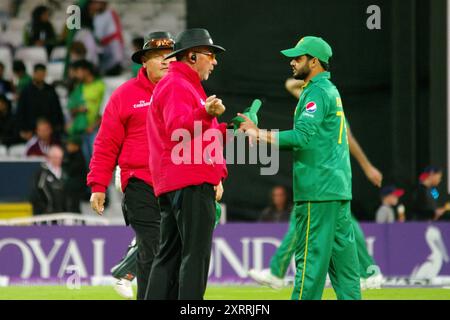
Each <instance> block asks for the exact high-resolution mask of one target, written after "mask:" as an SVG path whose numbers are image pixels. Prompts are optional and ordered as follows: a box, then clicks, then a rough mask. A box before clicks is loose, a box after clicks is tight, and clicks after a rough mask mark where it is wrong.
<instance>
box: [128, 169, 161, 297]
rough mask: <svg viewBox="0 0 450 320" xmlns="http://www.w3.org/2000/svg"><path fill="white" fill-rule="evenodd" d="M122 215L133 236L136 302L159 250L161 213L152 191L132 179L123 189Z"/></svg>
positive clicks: (137, 180)
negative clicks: (135, 246)
mask: <svg viewBox="0 0 450 320" xmlns="http://www.w3.org/2000/svg"><path fill="white" fill-rule="evenodd" d="M122 209H123V214H124V217H125V222H126V223H127V225H131V227H132V228H133V230H134V232H135V234H136V244H137V247H138V250H137V261H136V278H137V299H138V300H142V299H144V298H145V291H146V289H147V284H148V279H149V276H150V271H151V267H152V264H153V259H154V257H155V255H156V253H157V251H158V247H159V231H160V221H161V212H160V210H159V205H158V199H157V198H156V197H155V193H154V192H153V188H152V187H151V186H149V185H148V184H146V183H145V182H144V181H142V180H139V179H136V178H132V179H130V181H129V182H128V185H127V187H126V189H125V193H124V198H123V203H122Z"/></svg>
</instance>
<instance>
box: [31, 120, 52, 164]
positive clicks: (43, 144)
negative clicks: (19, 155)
mask: <svg viewBox="0 0 450 320" xmlns="http://www.w3.org/2000/svg"><path fill="white" fill-rule="evenodd" d="M52 145H59V141H58V140H56V139H55V138H54V137H53V129H52V124H51V123H50V121H48V120H47V119H45V118H40V119H38V121H37V123H36V134H35V135H34V136H33V137H32V138H31V139H30V140H28V142H27V146H26V151H25V154H26V155H27V157H32V156H35V157H42V156H46V155H47V154H48V151H49V149H50V147H51V146H52Z"/></svg>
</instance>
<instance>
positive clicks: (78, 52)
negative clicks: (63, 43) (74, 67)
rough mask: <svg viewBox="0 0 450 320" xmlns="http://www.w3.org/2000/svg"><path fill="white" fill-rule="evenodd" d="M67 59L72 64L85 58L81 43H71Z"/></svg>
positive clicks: (84, 49) (84, 50)
mask: <svg viewBox="0 0 450 320" xmlns="http://www.w3.org/2000/svg"><path fill="white" fill-rule="evenodd" d="M69 57H70V61H71V62H72V63H73V62H75V61H79V60H83V59H85V58H86V47H85V46H84V44H83V42H80V41H74V42H72V44H71V45H70V48H69Z"/></svg>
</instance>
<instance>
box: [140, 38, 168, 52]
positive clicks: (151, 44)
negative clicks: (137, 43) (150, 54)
mask: <svg viewBox="0 0 450 320" xmlns="http://www.w3.org/2000/svg"><path fill="white" fill-rule="evenodd" d="M174 44H175V41H173V40H172V39H169V38H165V39H150V40H148V41H147V42H146V43H145V44H144V47H143V49H173V46H174Z"/></svg>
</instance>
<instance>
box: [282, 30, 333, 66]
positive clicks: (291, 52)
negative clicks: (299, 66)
mask: <svg viewBox="0 0 450 320" xmlns="http://www.w3.org/2000/svg"><path fill="white" fill-rule="evenodd" d="M281 53H282V54H283V55H285V56H286V57H289V58H295V57H300V56H303V55H305V54H309V55H310V56H313V57H314V58H317V59H319V60H320V61H323V62H325V63H328V60H329V59H330V58H331V56H332V55H333V51H332V50H331V47H330V45H329V44H328V43H327V42H326V41H325V40H323V39H322V38H319V37H311V36H308V37H304V38H301V39H300V41H299V42H298V43H297V45H296V46H295V47H294V48H291V49H286V50H282V51H281Z"/></svg>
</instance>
